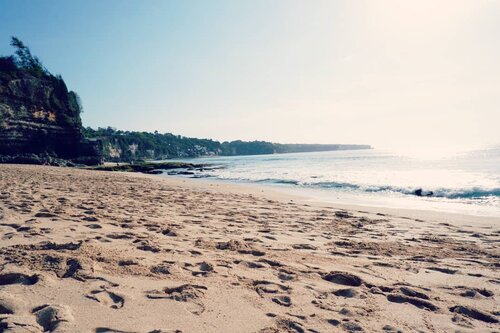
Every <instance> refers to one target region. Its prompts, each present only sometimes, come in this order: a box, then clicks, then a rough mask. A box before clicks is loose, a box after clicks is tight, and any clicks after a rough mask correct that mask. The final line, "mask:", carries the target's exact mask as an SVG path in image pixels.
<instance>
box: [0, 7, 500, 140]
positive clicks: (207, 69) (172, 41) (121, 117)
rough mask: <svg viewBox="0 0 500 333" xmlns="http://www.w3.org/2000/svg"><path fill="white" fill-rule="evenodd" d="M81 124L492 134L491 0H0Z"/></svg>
mask: <svg viewBox="0 0 500 333" xmlns="http://www.w3.org/2000/svg"><path fill="white" fill-rule="evenodd" d="M11 35H15V36H18V37H19V38H21V39H22V40H23V41H24V42H25V43H26V44H28V45H29V46H30V48H31V50H32V52H33V53H35V54H36V55H38V56H39V57H40V58H41V59H42V61H43V62H44V64H45V65H46V67H47V68H48V69H49V70H50V71H51V72H53V73H60V74H62V76H63V77H64V79H65V80H66V83H67V85H68V86H69V88H70V89H72V90H75V91H77V92H78V94H79V95H80V96H81V98H82V100H83V104H84V108H85V112H84V114H83V122H84V125H87V126H92V127H97V126H113V127H117V128H120V129H130V130H148V131H153V130H158V131H160V132H173V133H176V134H182V135H186V136H195V137H210V138H214V139H219V140H233V139H244V140H253V139H261V140H270V141H275V142H289V143H291V142H305V143H368V144H372V145H375V146H379V147H380V146H382V147H384V146H394V145H398V146H404V147H412V148H415V149H416V148H417V147H420V148H422V147H423V148H430V147H441V146H449V145H452V146H455V145H470V144H472V145H476V144H490V143H500V1H488V0H485V1H481V0H467V1H459V0H451V1H439V0H431V1H422V0H419V1H404V0H394V1H381V0H377V1H351V0H346V1H333V0H331V1H316V0H315V1H309V0H304V1H289V0H287V1H285V0H282V1H277V0H276V1H255V0H248V1H237V0H227V1H204V0H203V1H118V0H117V1H111V0H104V1H101V0H99V1H89V0H85V1H66V0H47V1H43V0H39V1H23V0H0V54H10V53H12V49H11V48H10V47H9V45H8V44H9V37H10V36H11Z"/></svg>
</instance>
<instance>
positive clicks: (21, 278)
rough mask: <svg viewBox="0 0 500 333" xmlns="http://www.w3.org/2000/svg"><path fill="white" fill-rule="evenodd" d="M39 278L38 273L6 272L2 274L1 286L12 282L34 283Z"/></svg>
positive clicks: (0, 278)
mask: <svg viewBox="0 0 500 333" xmlns="http://www.w3.org/2000/svg"><path fill="white" fill-rule="evenodd" d="M38 280H39V277H38V275H36V274H34V275H26V274H22V273H4V274H0V286H5V285H11V284H23V285H27V286H30V285H33V284H35V283H37V282H38Z"/></svg>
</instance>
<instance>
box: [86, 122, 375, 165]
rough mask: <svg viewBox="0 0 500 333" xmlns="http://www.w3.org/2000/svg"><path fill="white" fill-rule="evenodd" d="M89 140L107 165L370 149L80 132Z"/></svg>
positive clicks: (110, 131)
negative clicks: (100, 150)
mask: <svg viewBox="0 0 500 333" xmlns="http://www.w3.org/2000/svg"><path fill="white" fill-rule="evenodd" d="M83 134H84V136H85V137H86V138H88V139H93V140H100V141H101V142H102V147H103V156H104V159H105V160H107V161H112V162H130V161H134V160H147V159H157V160H160V159H169V158H179V157H200V156H234V155H263V154H279V153H299V152H312V151H330V150H346V149H370V146H367V145H324V144H278V143H271V142H266V141H251V142H248V141H240V140H238V141H231V142H219V141H214V140H210V139H196V138H188V137H184V136H180V135H174V134H170V133H165V134H160V133H158V132H154V133H150V132H131V131H120V130H116V129H113V128H111V127H108V128H98V129H97V130H94V129H92V128H90V127H87V128H84V129H83Z"/></svg>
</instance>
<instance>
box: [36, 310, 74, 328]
mask: <svg viewBox="0 0 500 333" xmlns="http://www.w3.org/2000/svg"><path fill="white" fill-rule="evenodd" d="M32 313H33V314H34V315H35V317H36V321H37V323H38V324H39V325H40V326H42V327H43V331H44V332H55V331H61V332H72V331H73V332H74V328H73V325H72V323H73V321H74V318H73V315H72V314H71V310H70V308H69V307H68V306H64V305H48V304H45V305H42V306H38V307H36V308H34V309H33V310H32Z"/></svg>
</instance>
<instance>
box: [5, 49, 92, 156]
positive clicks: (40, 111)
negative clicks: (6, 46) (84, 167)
mask: <svg viewBox="0 0 500 333" xmlns="http://www.w3.org/2000/svg"><path fill="white" fill-rule="evenodd" d="M3 61H4V62H3V64H0V65H2V66H0V162H11V163H49V164H61V163H60V162H61V161H63V160H67V161H71V162H73V163H79V164H100V163H101V160H102V157H101V156H100V155H101V153H100V152H101V150H102V149H101V147H99V142H92V141H89V140H86V139H84V137H83V135H82V131H81V130H82V124H81V119H80V110H81V108H80V104H79V100H78V96H77V95H76V93H74V92H72V91H68V88H67V87H66V84H65V83H64V81H63V79H62V78H61V77H56V76H53V75H51V74H49V73H43V74H37V73H33V72H30V71H27V70H24V69H22V68H18V67H16V66H15V64H11V65H9V57H7V58H3ZM62 164H64V163H62Z"/></svg>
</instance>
